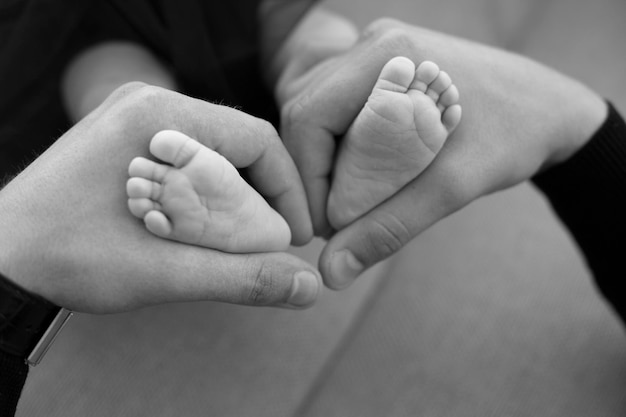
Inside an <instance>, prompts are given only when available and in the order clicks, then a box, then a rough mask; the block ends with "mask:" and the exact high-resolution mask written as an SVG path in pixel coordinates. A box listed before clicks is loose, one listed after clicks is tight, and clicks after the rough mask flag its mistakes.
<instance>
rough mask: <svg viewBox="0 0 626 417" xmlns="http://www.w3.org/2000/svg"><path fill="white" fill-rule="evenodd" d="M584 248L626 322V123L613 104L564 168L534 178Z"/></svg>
mask: <svg viewBox="0 0 626 417" xmlns="http://www.w3.org/2000/svg"><path fill="white" fill-rule="evenodd" d="M533 182H534V183H535V185H537V186H538V187H539V189H541V190H542V191H543V192H544V193H545V194H546V196H547V197H548V199H549V200H550V202H551V203H552V206H553V207H554V210H555V211H556V213H557V214H558V216H559V217H560V218H561V220H562V221H563V223H564V224H565V225H566V226H567V228H568V229H569V231H570V232H571V234H572V236H573V237H574V239H575V240H576V242H577V243H578V245H579V246H580V248H581V249H582V252H583V254H584V256H585V259H586V260H587V264H588V266H589V268H590V269H591V272H592V273H593V276H594V278H595V281H596V284H597V286H598V288H599V289H600V292H601V293H602V294H603V295H604V296H605V297H606V299H607V300H608V301H609V302H610V303H611V305H612V306H613V308H614V309H615V311H616V312H617V314H618V315H619V316H620V318H621V319H622V322H624V323H626V292H625V291H624V290H623V288H624V287H622V285H623V284H624V282H622V281H625V282H626V274H625V273H624V270H623V269H622V261H623V259H622V257H623V256H624V254H625V253H626V245H625V244H624V237H625V236H626V124H625V123H624V119H622V117H621V116H620V115H619V114H618V113H617V111H616V110H615V108H614V107H613V106H612V105H609V115H608V118H607V120H606V122H605V123H604V124H603V125H602V127H601V128H600V130H598V132H596V134H595V135H594V136H593V138H592V139H591V140H590V141H589V142H588V143H587V144H586V145H585V146H584V147H583V148H582V149H581V150H580V151H578V152H577V153H576V155H574V156H573V157H572V158H570V159H569V160H568V161H566V162H565V163H563V164H560V165H557V166H555V167H553V168H551V169H549V170H547V171H546V172H544V173H542V174H540V175H537V176H536V177H535V178H533Z"/></svg>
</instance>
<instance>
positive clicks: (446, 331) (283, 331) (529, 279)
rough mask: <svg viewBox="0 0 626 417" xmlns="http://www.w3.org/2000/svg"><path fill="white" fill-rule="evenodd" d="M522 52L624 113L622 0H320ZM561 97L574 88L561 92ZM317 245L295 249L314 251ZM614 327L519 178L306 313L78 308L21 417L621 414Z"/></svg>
mask: <svg viewBox="0 0 626 417" xmlns="http://www.w3.org/2000/svg"><path fill="white" fill-rule="evenodd" d="M325 4H326V5H327V6H329V7H330V8H331V9H334V10H336V11H339V12H341V13H343V14H344V15H346V16H348V17H350V18H352V19H353V20H354V21H355V22H356V23H357V25H359V26H360V27H364V26H365V25H366V24H367V23H369V22H370V21H372V20H374V19H376V18H378V17H382V16H389V17H395V18H398V19H401V20H404V21H406V22H409V23H414V24H418V25H421V26H426V27H429V28H432V29H436V30H440V31H444V32H448V33H452V34H455V35H458V36H461V37H466V38H470V39H473V40H477V41H480V42H484V43H487V44H491V45H495V46H498V47H502V48H506V49H510V50H513V51H517V52H519V53H522V54H525V55H528V56H530V57H532V58H535V59H537V60H539V61H541V62H543V63H546V64H548V65H550V66H552V67H554V68H556V69H558V70H560V71H562V72H564V73H566V74H569V75H571V76H573V77H575V78H578V79H580V80H582V81H583V82H585V83H587V84H588V85H590V86H591V87H593V88H594V89H595V90H597V91H598V92H600V93H601V94H602V95H604V96H605V97H607V98H609V99H611V100H612V101H613V102H614V103H615V104H616V105H617V107H618V109H620V110H621V112H622V113H623V114H624V113H626V83H624V76H625V75H626V42H624V40H626V26H625V25H624V23H623V22H624V18H626V3H625V2H623V1H621V0H595V1H593V2H590V1H585V0H541V1H539V0H438V1H434V0H430V1H427V0H386V1H384V2H383V1H373V0H328V1H326V2H325ZM572 99H575V97H573V98H572ZM321 245H322V243H321V242H319V241H317V242H314V243H313V244H311V245H310V246H308V247H306V248H301V249H297V250H294V252H296V253H298V254H301V255H302V256H304V257H306V258H307V259H309V260H310V261H311V262H316V258H317V254H318V252H319V250H320V248H321ZM624 387H626V339H625V338H624V331H623V327H621V325H620V323H619V322H618V321H617V319H616V318H615V316H614V315H613V313H612V312H611V310H610V309H609V307H608V306H607V305H606V304H605V303H604V302H603V300H602V299H601V298H600V296H599V295H598V294H597V292H596V291H595V288H594V286H593V284H592V280H591V277H590V275H589V273H588V271H587V269H586V267H585V265H584V262H583V260H582V258H581V257H580V254H579V252H578V250H577V248H576V247H575V245H574V244H573V243H572V241H571V239H570V237H569V235H568V234H567V232H566V231H565V230H564V229H563V228H562V227H561V225H560V224H559V222H558V220H557V219H556V218H555V217H554V215H553V214H552V212H551V211H550V208H549V207H548V206H547V204H546V202H545V200H544V199H543V197H542V196H540V195H539V194H538V192H537V191H536V190H535V189H533V188H532V187H531V186H530V185H528V184H523V185H521V186H519V187H516V188H514V189H511V190H508V191H505V192H501V193H498V194H496V195H493V196H490V197H488V198H485V199H482V200H480V201H478V202H476V203H474V204H472V205H470V206H469V207H467V208H465V209H464V210H462V211H461V212H459V213H457V214H455V215H453V216H451V217H449V218H447V219H445V220H444V221H442V222H441V223H439V224H437V225H436V226H434V227H433V228H431V229H429V230H428V231H427V232H425V233H424V234H423V235H421V236H419V237H418V238H417V239H415V241H413V242H412V243H411V244H410V245H409V246H408V247H406V248H405V249H404V250H403V251H402V252H401V253H399V254H398V255H397V256H395V257H394V258H393V259H392V260H391V261H389V262H387V263H385V264H383V265H380V266H379V267H378V268H376V269H375V270H373V271H371V272H370V273H368V274H367V276H366V277H364V278H363V279H361V280H359V282H358V283H357V284H356V285H355V286H354V287H352V288H350V289H349V290H347V291H344V292H341V293H333V292H331V291H326V292H325V293H324V295H323V297H322V300H321V301H320V303H319V304H318V305H317V306H316V307H314V308H312V309H311V310H309V311H305V312H292V311H277V310H273V309H252V308H246V307H237V306H229V305H218V304H208V303H204V304H177V305H169V306H161V307H154V308H149V309H144V310H141V311H138V312H134V313H128V314H122V315H115V316H103V317H97V316H89V315H77V317H75V319H73V321H72V322H71V323H70V325H69V326H68V327H67V329H66V330H64V333H63V337H61V338H60V340H59V341H58V342H57V344H56V345H55V346H54V347H53V348H52V350H51V351H50V352H49V354H48V357H47V358H46V360H45V361H44V362H43V363H42V364H41V365H40V366H39V367H37V368H35V369H34V370H33V371H31V376H30V379H29V381H28V384H27V387H26V391H25V393H24V395H23V399H22V402H21V409H20V411H19V413H18V415H19V416H23V417H25V416H116V415H120V416H126V415H129V416H130V415H132V416H172V415H179V416H207V415H220V416H221V415H224V416H226V415H228V416H306V417H309V416H344V417H345V416H372V417H373V416H427V417H430V416H490V415H493V416H496V415H497V416H594V417H599V416H607V417H609V416H623V415H626V391H625V390H624Z"/></svg>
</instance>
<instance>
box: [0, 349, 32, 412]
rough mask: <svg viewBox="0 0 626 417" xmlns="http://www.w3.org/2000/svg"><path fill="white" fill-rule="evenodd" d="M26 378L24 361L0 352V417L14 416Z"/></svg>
mask: <svg viewBox="0 0 626 417" xmlns="http://www.w3.org/2000/svg"><path fill="white" fill-rule="evenodd" d="M27 376H28V365H26V363H25V362H24V359H22V358H19V357H17V356H13V355H9V354H7V353H4V352H1V351H0V416H2V417H11V416H13V415H15V410H16V408H17V403H18V401H19V399H20V395H21V392H22V388H23V387H24V383H25V382H26V377H27Z"/></svg>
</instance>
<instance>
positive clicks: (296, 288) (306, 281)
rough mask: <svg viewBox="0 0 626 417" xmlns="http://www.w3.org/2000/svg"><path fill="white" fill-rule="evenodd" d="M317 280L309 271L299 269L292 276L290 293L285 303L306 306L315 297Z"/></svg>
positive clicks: (317, 289) (317, 286) (317, 287)
mask: <svg viewBox="0 0 626 417" xmlns="http://www.w3.org/2000/svg"><path fill="white" fill-rule="evenodd" d="M319 286H320V285H319V280H318V279H317V277H316V276H315V274H314V273H312V272H310V271H300V272H298V273H296V274H295V275H294V277H293V285H292V287H291V294H290V295H289V299H288V300H287V303H288V304H290V305H292V306H294V307H306V306H308V305H309V304H312V303H313V302H314V301H315V300H316V299H317V293H318V292H319Z"/></svg>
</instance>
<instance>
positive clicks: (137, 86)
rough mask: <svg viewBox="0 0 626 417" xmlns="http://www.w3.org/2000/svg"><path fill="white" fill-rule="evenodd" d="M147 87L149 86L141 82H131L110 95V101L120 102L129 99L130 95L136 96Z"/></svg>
mask: <svg viewBox="0 0 626 417" xmlns="http://www.w3.org/2000/svg"><path fill="white" fill-rule="evenodd" d="M145 87H148V85H147V84H145V83H143V82H141V81H131V82H128V83H125V84H122V85H121V86H119V87H117V88H116V89H115V90H113V92H112V93H111V94H110V95H109V99H110V100H114V101H119V100H122V99H124V98H126V97H128V96H129V95H132V94H135V93H136V92H137V91H139V90H141V89H143V88H145Z"/></svg>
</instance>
